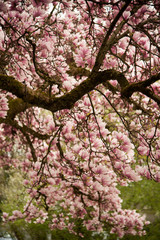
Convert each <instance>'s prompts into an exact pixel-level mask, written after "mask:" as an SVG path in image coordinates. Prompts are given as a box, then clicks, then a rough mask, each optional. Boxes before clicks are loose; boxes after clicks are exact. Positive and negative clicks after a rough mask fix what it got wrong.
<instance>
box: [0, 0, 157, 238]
mask: <svg viewBox="0 0 160 240" xmlns="http://www.w3.org/2000/svg"><path fill="white" fill-rule="evenodd" d="M33 6H34V7H33ZM159 9H160V5H159V1H145V2H144V1H140V0H137V1H134V0H130V1H116V0H114V1H108V0H105V1H92V0H76V1H65V0H64V1H63V0H62V1H51V0H47V1H29V0H26V1H18V0H10V1H4V2H3V1H1V2H0V13H1V15H0V26H1V29H0V38H1V42H0V54H1V75H0V89H1V93H0V97H1V102H0V107H1V109H0V123H1V128H0V149H1V156H0V164H1V166H6V165H7V166H12V167H13V168H16V169H17V168H18V169H19V170H20V171H21V172H23V173H24V174H25V178H26V179H25V181H24V185H25V187H26V191H27V193H28V195H29V196H30V198H29V200H28V202H27V204H26V206H25V207H24V209H23V211H22V212H21V211H20V210H16V211H14V212H13V215H12V216H10V217H8V215H7V213H4V214H3V219H4V220H10V221H13V220H15V219H17V218H25V219H26V221H31V220H32V219H34V220H35V221H36V222H37V223H44V222H45V221H46V219H47V220H48V221H50V227H51V228H52V229H54V228H55V227H56V228H59V229H63V228H65V227H68V229H69V230H70V231H71V232H72V233H74V230H73V229H74V223H73V221H72V219H74V218H75V217H77V216H78V217H79V218H80V219H81V220H82V222H83V224H84V225H85V226H86V228H87V229H88V230H92V231H102V230H103V228H106V227H107V228H110V231H111V233H116V234H118V235H119V237H123V235H124V234H133V235H135V234H139V235H142V234H143V233H144V232H143V225H144V223H145V219H144V217H143V216H140V215H139V214H138V213H136V211H133V210H124V209H122V207H121V198H120V196H119V194H120V191H119V190H118V188H117V185H119V184H120V185H127V184H128V182H130V181H139V180H140V179H141V176H145V177H147V178H149V179H151V178H152V179H154V180H155V181H158V182H159V181H160V173H159V156H160V152H159V145H160V140H159V136H160V129H159V116H160V114H159V103H160V98H159V86H160V84H159V80H160V73H159V69H160V68H159V63H160V57H159V52H160V48H159V40H160V34H159V31H160V25H159V23H160V18H159V14H160V11H159ZM15 146H16V148H15ZM17 146H18V147H17ZM17 149H18V151H17ZM15 151H16V152H19V153H21V152H23V153H24V154H25V158H22V159H21V158H15V155H14V152H15ZM58 207H59V212H56V213H55V209H57V208H58ZM48 213H49V214H48ZM80 235H81V233H80Z"/></svg>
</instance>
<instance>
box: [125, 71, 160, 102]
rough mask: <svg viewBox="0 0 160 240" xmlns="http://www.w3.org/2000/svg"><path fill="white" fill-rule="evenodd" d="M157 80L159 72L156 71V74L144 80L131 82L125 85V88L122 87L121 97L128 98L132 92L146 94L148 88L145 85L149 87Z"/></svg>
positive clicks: (159, 75) (159, 77) (159, 78)
mask: <svg viewBox="0 0 160 240" xmlns="http://www.w3.org/2000/svg"><path fill="white" fill-rule="evenodd" d="M158 80H160V73H158V74H157V75H153V76H151V77H150V78H148V79H147V80H145V81H142V82H137V83H132V84H130V85H128V86H126V87H125V88H123V89H122V91H121V95H122V97H126V98H129V97H131V96H132V94H133V93H134V92H141V93H144V94H146V93H147V94H148V90H149V89H147V87H149V86H150V85H151V84H153V83H154V82H156V81H158ZM152 99H153V98H152Z"/></svg>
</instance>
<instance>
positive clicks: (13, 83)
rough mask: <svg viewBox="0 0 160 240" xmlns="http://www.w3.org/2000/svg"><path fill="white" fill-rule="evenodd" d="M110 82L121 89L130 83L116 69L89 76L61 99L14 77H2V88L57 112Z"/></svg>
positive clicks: (0, 78)
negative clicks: (113, 81)
mask: <svg viewBox="0 0 160 240" xmlns="http://www.w3.org/2000/svg"><path fill="white" fill-rule="evenodd" d="M109 80H117V81H118V82H119V84H120V86H121V88H124V87H126V86H127V85H128V81H127V79H126V78H125V76H124V75H123V74H122V73H120V72H118V71H116V70H114V69H108V70H105V71H102V72H98V73H96V74H94V75H92V76H89V77H88V78H87V79H86V80H85V81H83V82H82V83H81V84H79V85H78V86H77V87H75V88H74V89H73V90H71V91H70V92H69V93H66V94H64V95H63V96H61V97H54V96H51V97H48V96H47V95H46V94H45V93H44V92H41V91H38V90H32V89H31V88H29V87H27V86H26V85H24V84H22V83H21V82H19V81H17V80H16V79H15V78H14V77H11V76H6V75H0V88H1V89H3V90H5V91H9V92H11V93H12V94H14V95H16V96H17V97H18V98H21V99H22V100H23V101H24V102H26V103H27V104H31V105H32V106H37V107H41V108H44V109H47V110H49V111H51V112H56V111H58V110H62V109H70V108H72V107H73V105H74V104H75V103H76V102H77V101H78V100H80V99H81V98H82V97H83V96H84V95H85V94H87V93H88V92H90V91H92V90H93V89H94V88H95V87H96V86H98V85H99V84H101V83H104V82H106V81H109Z"/></svg>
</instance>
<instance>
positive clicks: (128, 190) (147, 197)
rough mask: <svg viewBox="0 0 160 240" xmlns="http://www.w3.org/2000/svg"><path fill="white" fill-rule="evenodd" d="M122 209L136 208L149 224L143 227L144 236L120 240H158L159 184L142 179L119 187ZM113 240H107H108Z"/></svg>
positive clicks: (159, 221)
mask: <svg viewBox="0 0 160 240" xmlns="http://www.w3.org/2000/svg"><path fill="white" fill-rule="evenodd" d="M120 190H121V197H122V199H123V207H124V208H133V209H134V208H136V209H137V211H138V212H140V213H142V214H145V215H146V218H147V219H148V220H149V221H150V222H151V223H150V224H149V225H147V226H146V227H145V229H144V230H145V231H146V235H145V236H142V237H139V236H131V235H129V236H125V237H123V238H122V240H138V239H139V240H158V239H160V227H159V226H160V184H159V183H157V182H155V181H153V180H146V179H143V180H142V181H140V182H134V183H130V184H129V186H128V187H120ZM111 239H114V238H109V240H111Z"/></svg>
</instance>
